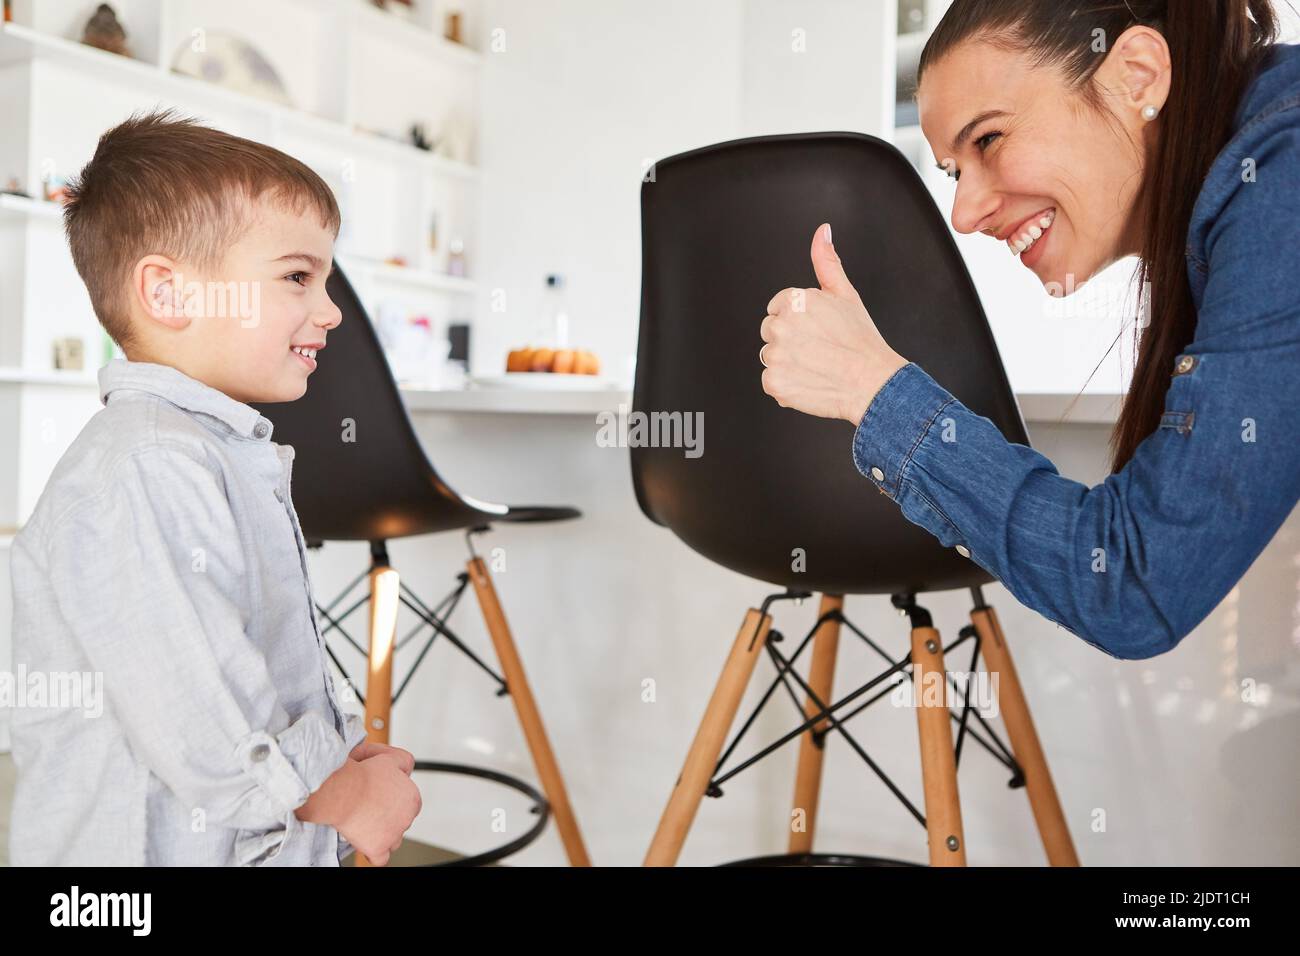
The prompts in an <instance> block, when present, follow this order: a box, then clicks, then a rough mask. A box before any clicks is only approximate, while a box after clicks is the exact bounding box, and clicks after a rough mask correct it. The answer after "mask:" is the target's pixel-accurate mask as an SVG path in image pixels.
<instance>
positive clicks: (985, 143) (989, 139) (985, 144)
mask: <svg viewBox="0 0 1300 956" xmlns="http://www.w3.org/2000/svg"><path fill="white" fill-rule="evenodd" d="M1001 135H1002V134H1001V133H998V132H992V133H985V134H984V135H983V136H981V137H980V138H979V139H977V140H975V145H976V147H978V148H979V151H980V152H981V153H982V152H984V150H986V149H988V148H989V146H990V145H992V143H993V141H994V140H995V139H997V138H998V137H999V136H1001Z"/></svg>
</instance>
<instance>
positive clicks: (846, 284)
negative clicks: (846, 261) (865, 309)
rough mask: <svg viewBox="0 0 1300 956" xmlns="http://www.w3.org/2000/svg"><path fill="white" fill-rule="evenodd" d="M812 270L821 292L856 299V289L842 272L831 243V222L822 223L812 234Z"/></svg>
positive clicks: (842, 266)
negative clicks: (815, 274)
mask: <svg viewBox="0 0 1300 956" xmlns="http://www.w3.org/2000/svg"><path fill="white" fill-rule="evenodd" d="M812 263H813V271H814V272H816V273H817V282H818V284H820V285H821V287H822V291H823V292H829V293H830V294H831V295H833V296H838V297H839V298H847V299H857V298H858V291H857V289H855V288H853V283H852V282H850V281H849V277H848V276H846V275H845V274H844V265H843V263H841V262H840V257H839V254H838V253H836V251H835V247H834V246H833V245H831V224H830V223H829V222H828V223H824V224H823V225H822V226H821V228H819V229H818V230H817V232H815V233H814V234H813V243H812Z"/></svg>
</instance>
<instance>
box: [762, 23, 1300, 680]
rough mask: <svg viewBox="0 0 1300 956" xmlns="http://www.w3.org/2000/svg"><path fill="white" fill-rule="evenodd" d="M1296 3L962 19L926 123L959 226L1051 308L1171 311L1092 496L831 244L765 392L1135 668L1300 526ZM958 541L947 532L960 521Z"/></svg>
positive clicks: (772, 323)
mask: <svg viewBox="0 0 1300 956" xmlns="http://www.w3.org/2000/svg"><path fill="white" fill-rule="evenodd" d="M1276 33H1277V21H1276V18H1275V16H1274V11H1273V8H1272V6H1271V4H1270V3H1269V2H1268V0H1198V2H1196V3H1191V2H1183V0H954V2H953V4H952V6H951V7H950V8H949V10H948V13H947V14H946V16H945V17H944V19H943V21H942V22H941V23H940V24H939V26H938V28H937V29H936V30H935V32H934V34H933V36H932V37H931V39H930V41H929V44H928V45H927V46H926V48H925V50H924V52H923V53H922V56H921V60H920V68H919V85H918V91H917V100H918V106H919V112H920V117H921V125H922V129H923V130H924V132H925V136H926V139H927V140H928V142H929V144H930V146H931V148H932V149H933V151H934V155H935V157H936V160H937V161H938V163H939V165H940V166H941V168H943V169H945V170H946V171H947V172H948V173H949V175H950V176H951V177H952V179H953V180H954V183H955V189H956V197H955V200H954V204H953V214H952V225H953V227H954V228H955V229H956V230H957V231H959V232H962V233H977V232H978V233H983V234H985V235H987V236H988V237H990V238H991V239H993V240H994V241H998V242H1004V243H1006V244H1007V246H1008V248H1009V249H1010V251H1011V253H1012V254H1013V255H1015V256H1018V257H1019V259H1020V262H1021V263H1022V264H1023V265H1024V266H1025V267H1026V268H1028V269H1030V270H1031V271H1033V272H1034V274H1035V275H1036V276H1037V277H1038V278H1039V280H1040V281H1041V282H1042V283H1043V285H1044V288H1045V290H1046V291H1047V293H1048V294H1051V295H1061V294H1066V295H1068V294H1070V293H1071V292H1073V291H1075V290H1076V289H1078V288H1080V287H1081V286H1083V285H1084V284H1085V283H1086V282H1087V281H1088V280H1089V279H1090V278H1092V277H1093V276H1094V275H1096V274H1097V273H1098V272H1099V271H1101V270H1102V269H1104V268H1105V267H1106V266H1108V265H1110V264H1111V263H1114V262H1115V261H1117V260H1118V259H1120V258H1122V257H1124V256H1128V255H1137V256H1139V257H1140V263H1141V264H1140V268H1139V272H1138V278H1140V279H1141V280H1142V281H1143V283H1144V284H1146V289H1147V292H1146V293H1144V297H1145V296H1146V295H1149V298H1150V303H1151V308H1150V310H1149V312H1146V313H1144V314H1143V315H1142V316H1140V320H1139V321H1138V322H1137V323H1136V333H1137V335H1138V336H1139V344H1138V352H1137V355H1138V358H1137V367H1136V370H1135V372H1134V375H1133V385H1132V388H1131V391H1130V393H1129V394H1128V395H1127V396H1126V400H1125V404H1124V408H1123V411H1122V413H1121V418H1120V421H1119V424H1118V426H1117V428H1116V430H1115V433H1114V435H1113V436H1112V447H1111V452H1112V472H1113V473H1112V474H1111V476H1110V477H1108V478H1107V479H1106V481H1105V482H1104V483H1103V484H1101V485H1098V486H1096V487H1092V488H1089V487H1087V486H1085V485H1083V484H1081V483H1079V482H1076V481H1071V480H1069V479H1066V478H1064V477H1062V476H1061V475H1060V474H1059V473H1058V472H1057V469H1056V467H1055V466H1054V465H1053V464H1052V463H1051V462H1050V461H1049V460H1048V459H1047V458H1045V457H1044V456H1043V455H1042V454H1040V453H1038V452H1037V451H1034V450H1033V449H1031V448H1029V447H1027V446H1025V445H1018V444H1012V443H1010V442H1008V441H1006V439H1005V438H1004V437H1003V436H1002V434H1001V433H1000V432H999V431H998V430H997V429H996V427H994V426H993V424H992V422H990V421H989V420H988V419H987V418H983V417H981V416H978V415H975V414H974V413H972V412H971V411H970V410H969V409H968V408H966V407H965V406H964V405H962V404H961V403H960V402H958V401H957V400H956V399H955V398H954V397H953V395H952V394H951V393H949V392H948V391H946V390H945V389H944V388H943V387H942V386H940V385H939V384H938V383H937V382H936V381H935V380H934V379H933V378H932V377H930V376H929V375H928V374H926V372H924V371H923V370H922V369H921V368H920V367H919V366H917V365H916V364H915V363H913V362H909V361H907V359H906V358H904V357H903V356H901V355H899V354H898V353H897V352H895V351H894V350H893V349H892V348H891V347H890V346H889V345H888V343H886V342H884V341H883V339H882V338H881V335H880V332H879V330H878V329H877V328H876V325H875V323H874V321H873V320H872V318H871V316H870V315H869V314H868V313H867V311H866V309H865V307H864V306H863V304H862V300H861V298H860V297H859V296H858V293H857V291H856V290H855V289H854V287H853V285H852V284H851V281H850V277H848V276H846V275H845V274H844V270H843V268H842V266H841V263H840V259H839V256H838V255H837V254H836V252H835V250H834V247H833V245H832V244H831V237H830V228H829V226H825V227H823V228H821V229H819V230H818V232H817V234H816V235H815V237H814V240H813V245H812V258H813V264H814V268H815V271H816V274H817V278H818V281H819V284H820V286H821V288H820V289H811V290H803V289H787V290H783V291H782V292H778V293H777V294H776V295H775V296H774V297H773V298H772V300H771V302H770V303H769V305H768V313H769V315H768V316H767V318H765V319H764V320H763V324H762V327H761V333H760V334H761V337H762V339H763V341H764V342H766V343H767V344H766V345H765V346H764V348H763V350H762V354H761V356H760V360H761V361H762V363H763V364H764V365H765V366H766V368H765V369H764V371H763V372H762V376H763V388H764V390H765V391H766V392H767V393H768V394H770V395H772V396H773V397H774V398H775V399H776V400H777V402H778V403H779V404H781V405H783V406H788V407H792V408H796V409H798V410H800V411H803V412H806V413H809V414H813V415H819V416H823V417H836V418H844V419H846V420H847V421H849V422H851V423H852V424H853V425H855V426H856V432H855V434H854V440H853V446H852V448H853V457H854V461H855V463H856V465H857V467H858V470H859V471H860V472H861V473H862V474H863V475H864V476H865V477H866V478H868V480H870V481H871V482H872V483H873V484H875V485H876V486H877V488H878V489H879V490H880V491H882V492H884V493H885V494H887V495H889V496H890V497H891V498H893V499H894V500H895V501H896V502H897V503H898V505H899V507H900V509H901V510H902V512H903V514H904V515H905V516H906V517H907V518H908V519H909V520H911V521H912V522H913V523H915V524H918V525H920V526H922V527H924V528H926V529H927V530H928V531H930V532H931V533H932V534H934V535H935V537H937V538H938V539H939V540H940V541H941V542H942V543H943V544H944V545H947V546H950V547H954V548H956V550H957V551H958V552H959V553H960V554H962V555H963V556H965V557H968V558H970V559H971V560H973V561H975V562H977V563H978V564H980V565H981V566H982V567H983V568H985V569H986V570H987V571H989V572H990V573H991V574H993V575H995V576H996V577H997V578H999V579H1000V580H1001V581H1002V583H1003V584H1005V585H1006V587H1007V588H1008V589H1009V590H1010V591H1011V592H1012V593H1013V594H1014V595H1015V596H1016V597H1017V598H1018V599H1019V600H1020V601H1021V602H1023V603H1024V604H1026V605H1028V606H1029V607H1032V608H1033V609H1034V610H1037V611H1038V612H1040V613H1041V614H1043V615H1044V616H1045V617H1047V618H1049V619H1050V620H1053V621H1055V622H1056V623H1058V624H1060V625H1062V626H1063V627H1066V628H1067V629H1069V630H1070V631H1072V632H1073V633H1075V634H1076V635H1078V636H1079V637H1081V638H1083V639H1084V640H1085V641H1087V642H1088V643H1089V644H1092V645H1093V646H1095V647H1097V648H1099V649H1101V650H1103V651H1105V652H1106V653H1108V654H1111V655H1112V656H1115V657H1122V658H1138V657H1149V656H1152V655H1154V654H1159V653H1162V652H1164V651H1167V650H1169V649H1171V648H1172V647H1174V646H1175V645H1176V644H1177V643H1178V642H1179V641H1180V640H1182V639H1183V638H1184V637H1185V636H1186V635H1187V634H1188V633H1190V632H1191V631H1192V630H1193V629H1194V628H1195V627H1196V625H1197V624H1199V623H1200V622H1201V621H1202V620H1204V619H1205V617H1206V616H1207V615H1208V614H1209V613H1210V611H1212V610H1213V609H1214V608H1215V607H1216V606H1217V605H1218V604H1219V602H1220V601H1221V600H1222V599H1223V598H1224V596H1225V595H1226V594H1227V593H1228V592H1229V591H1230V590H1231V588H1232V587H1233V586H1234V585H1235V584H1236V583H1237V581H1238V580H1239V579H1240V577H1241V576H1242V574H1244V572H1245V571H1246V569H1247V568H1248V567H1249V566H1250V564H1251V563H1252V562H1253V561H1254V559H1255V557H1256V556H1258V555H1259V553H1260V552H1261V551H1262V550H1263V549H1264V547H1265V545H1266V544H1267V543H1268V542H1269V540H1270V539H1271V538H1272V537H1273V536H1274V534H1275V533H1276V532H1277V530H1278V528H1279V527H1280V526H1281V524H1282V522H1283V521H1285V520H1286V518H1287V517H1288V515H1289V514H1290V512H1291V511H1292V509H1293V508H1294V507H1295V504H1296V502H1297V500H1300V441H1298V440H1297V439H1300V428H1297V424H1296V419H1295V409H1296V408H1297V407H1300V376H1297V375H1296V373H1295V370H1296V369H1297V368H1300V278H1297V273H1296V272H1295V268H1294V263H1295V261H1296V250H1297V247H1300V47H1297V46H1292V45H1283V44H1278V43H1276V42H1275V37H1276ZM937 516H938V517H937Z"/></svg>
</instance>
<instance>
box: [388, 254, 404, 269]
mask: <svg viewBox="0 0 1300 956" xmlns="http://www.w3.org/2000/svg"><path fill="white" fill-rule="evenodd" d="M384 265H387V266H400V267H401V268H403V269H405V268H406V266H407V262H406V256H389V257H388V258H387V259H385V260H384Z"/></svg>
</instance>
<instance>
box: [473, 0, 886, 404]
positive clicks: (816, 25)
mask: <svg viewBox="0 0 1300 956" xmlns="http://www.w3.org/2000/svg"><path fill="white" fill-rule="evenodd" d="M483 22H484V27H485V32H487V33H489V34H490V32H491V31H492V30H493V29H494V28H501V29H503V30H504V37H505V42H506V49H505V51H504V52H492V51H491V47H490V46H488V53H487V54H486V62H485V65H484V75H483V91H482V96H483V116H482V141H481V143H482V164H483V168H484V186H483V193H482V195H483V207H482V216H481V218H480V225H481V228H482V235H483V251H482V254H481V255H482V261H481V265H480V269H479V276H480V279H481V282H482V286H483V292H482V295H481V297H480V303H479V306H480V307H479V311H478V319H477V324H476V326H475V330H474V336H475V342H474V343H473V353H474V366H475V368H474V371H476V372H478V373H481V374H492V373H495V372H499V371H501V370H503V368H504V365H503V362H504V357H505V352H506V351H507V350H509V349H510V348H517V347H520V346H522V345H524V344H527V340H528V338H529V335H530V332H531V330H532V323H533V321H534V317H535V316H536V314H537V311H538V309H539V308H540V307H541V298H542V292H543V282H544V279H545V276H546V274H547V273H548V272H559V273H562V274H563V275H564V276H565V277H566V279H567V281H568V284H569V289H568V307H569V313H570V323H571V325H570V338H571V340H572V341H573V344H574V345H575V346H577V347H586V348H591V349H593V350H594V351H596V352H597V354H599V355H600V356H601V357H602V358H603V359H604V360H605V363H606V370H607V371H608V372H610V373H611V374H613V375H615V376H616V377H625V378H626V377H630V373H629V366H628V363H629V361H630V359H631V358H632V356H633V355H634V354H635V352H636V331H637V322H638V319H639V311H640V274H641V247H640V236H641V231H640V188H641V179H642V176H643V174H644V170H645V168H646V165H647V164H648V163H649V162H651V161H654V160H658V159H663V158H665V157H667V156H671V155H673V154H675V153H679V152H683V151H685V150H688V149H694V148H696V147H699V146H705V145H708V144H711V143H718V142H724V141H726V140H730V139H736V138H739V137H741V136H756V135H761V134H767V133H788V132H800V131H808V130H818V129H836V130H843V129H847V130H857V131H860V132H867V133H874V134H877V135H884V134H885V132H886V131H887V130H888V129H889V125H888V124H889V123H890V122H891V119H892V111H893V73H892V69H891V68H890V67H889V66H888V65H887V64H885V63H883V62H882V60H881V58H880V57H879V56H872V55H870V51H872V50H877V49H878V48H879V45H880V43H881V36H882V35H883V33H884V32H885V31H888V30H892V29H893V7H892V4H890V3H886V2H883V0H870V2H867V3H861V2H855V0H744V2H743V3H742V2H741V0H710V2H708V3H698V2H692V0H666V2H659V3H655V4H636V3H631V2H624V3H608V2H601V0H547V2H546V3H534V2H528V0H488V3H487V4H486V8H485V10H484V17H483ZM796 30H800V31H803V34H802V36H803V40H804V43H805V46H804V49H803V50H802V51H797V50H796V49H795V44H794V31H796ZM498 290H500V291H498ZM501 291H503V292H504V295H505V302H506V311H505V312H503V313H502V312H494V311H493V297H494V295H496V296H498V297H499V296H500V293H501Z"/></svg>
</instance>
